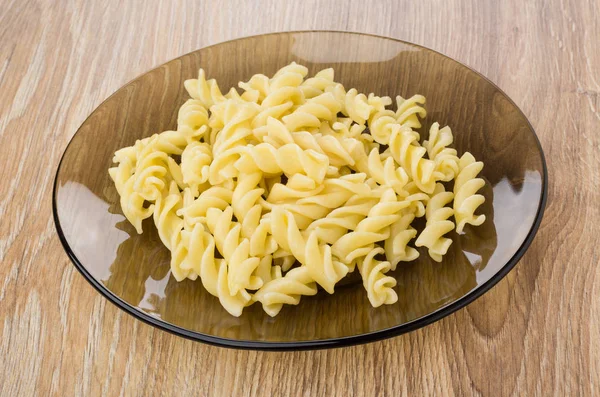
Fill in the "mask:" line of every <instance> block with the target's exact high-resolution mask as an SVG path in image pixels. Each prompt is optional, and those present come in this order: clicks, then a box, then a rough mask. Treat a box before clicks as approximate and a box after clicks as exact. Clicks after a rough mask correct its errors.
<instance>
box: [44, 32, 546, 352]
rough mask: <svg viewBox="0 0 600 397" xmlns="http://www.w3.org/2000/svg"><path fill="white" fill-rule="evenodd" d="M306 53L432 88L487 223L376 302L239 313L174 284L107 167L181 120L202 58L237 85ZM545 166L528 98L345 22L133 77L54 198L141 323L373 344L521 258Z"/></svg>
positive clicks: (269, 340)
mask: <svg viewBox="0 0 600 397" xmlns="http://www.w3.org/2000/svg"><path fill="white" fill-rule="evenodd" d="M291 61H296V62H299V63H302V64H303V65H306V66H307V67H308V68H309V71H310V73H311V74H313V73H315V72H317V71H319V70H321V69H324V68H328V67H333V68H335V73H336V80H337V81H340V82H341V83H343V84H344V85H345V86H346V87H347V88H350V87H355V88H357V89H358V90H359V91H360V92H374V93H376V94H378V95H389V96H392V97H395V96H396V95H397V94H400V95H402V96H404V97H408V96H411V95H413V94H417V93H418V94H422V95H425V96H426V97H427V105H426V107H427V111H428V117H427V119H426V121H425V125H424V129H428V128H429V125H430V124H431V123H433V122H434V121H439V122H440V124H441V125H450V126H451V128H452V130H453V132H454V134H455V137H456V140H455V146H456V148H457V149H458V151H459V153H462V152H464V151H470V152H471V153H473V155H474V156H475V157H476V158H477V159H478V160H482V161H483V162H484V163H485V167H484V169H483V172H482V176H483V178H485V180H486V183H487V184H486V186H485V187H484V189H482V192H483V194H484V195H485V197H486V202H485V204H484V205H483V206H482V207H481V209H480V211H481V212H482V213H484V214H485V215H486V216H487V221H486V222H485V223H484V224H483V225H482V226H479V227H467V228H466V231H465V233H464V234H462V235H456V234H455V233H453V234H452V238H453V240H454V243H453V244H452V246H451V248H450V252H449V254H448V255H447V256H446V257H444V259H443V261H442V263H436V262H433V261H431V260H430V259H429V257H428V255H427V254H426V253H424V252H422V255H421V256H420V258H419V259H418V260H416V261H415V262H412V263H406V264H401V265H400V266H399V268H398V269H397V270H396V272H395V276H396V278H397V279H398V285H397V287H396V290H397V292H398V296H399V301H398V303H396V304H394V305H389V306H384V307H379V308H376V309H375V308H372V307H371V305H370V304H369V301H368V299H367V295H366V293H365V291H364V290H363V288H362V285H360V284H356V283H355V284H351V285H347V286H343V287H338V288H336V292H335V294H333V295H328V294H327V293H324V292H320V293H319V294H317V296H314V297H305V298H302V301H301V302H300V305H298V306H290V307H285V308H284V309H283V310H282V311H281V313H280V314H279V315H278V316H277V317H275V318H271V317H269V316H268V315H266V314H265V313H263V311H262V309H261V307H260V306H259V305H258V304H255V305H254V306H251V307H249V308H247V309H246V310H245V311H244V313H243V315H242V316H241V317H239V318H236V317H232V316H231V315H229V314H228V313H227V312H226V311H225V310H224V309H223V308H222V307H221V305H220V304H219V301H218V300H217V299H216V298H214V297H212V296H211V295H209V294H208V293H207V292H206V291H205V290H204V288H203V287H202V285H201V283H200V281H190V280H186V281H183V282H181V283H178V282H176V281H175V280H174V279H173V278H172V277H171V276H170V271H169V252H168V251H167V249H166V248H164V247H163V245H162V244H161V243H160V240H159V238H158V235H157V233H156V231H155V228H154V226H153V225H152V224H151V222H152V221H151V220H148V221H147V222H146V224H145V225H144V230H145V232H144V234H142V235H138V234H136V233H135V230H134V228H133V227H132V226H131V225H130V224H129V223H128V222H127V221H126V220H125V218H124V216H123V215H122V213H121V209H120V206H119V201H118V195H117V192H116V190H115V188H114V185H113V183H112V181H111V180H110V178H109V176H108V172H107V170H108V168H109V167H110V166H111V159H112V156H113V153H114V152H115V150H117V149H119V148H121V147H124V146H129V145H132V144H133V143H134V142H135V141H136V139H140V138H143V137H147V136H150V135H152V134H154V133H158V132H161V131H164V130H167V129H173V128H175V126H176V118H177V110H178V108H179V106H181V104H182V103H183V102H184V101H185V100H186V98H187V94H186V92H185V90H184V87H183V82H184V80H186V79H189V78H195V77H196V76H197V73H198V69H199V68H200V67H202V68H204V69H205V70H206V72H207V75H208V76H210V77H211V78H216V79H217V80H218V82H219V84H220V86H221V87H222V88H223V89H224V91H225V90H226V89H228V88H229V87H231V86H236V85H237V82H238V81H240V80H247V79H248V78H249V77H250V76H252V75H253V74H255V73H264V74H267V75H270V74H272V73H274V72H275V71H276V70H277V69H279V68H280V67H282V66H284V65H286V64H288V63H290V62H291ZM546 196H547V171H546V165H545V161H544V155H543V152H542V148H541V146H540V143H539V141H538V139H537V137H536V135H535V132H534V131H533V128H532V127H531V125H530V124H529V122H528V121H527V118H526V117H525V116H524V115H523V113H522V112H521V111H520V110H519V108H518V107H517V106H516V105H515V104H514V102H512V101H511V100H510V98H508V97H507V96H506V94H504V93H503V92H502V91H501V90H500V89H499V88H498V87H496V86H495V85H494V84H493V83H491V82H490V81H489V80H487V79H486V78H485V77H483V76H482V75H480V74H479V73H477V72H475V71H473V70H471V69H469V68H468V67H466V66H464V65H462V64H460V63H459V62H456V61H454V60H452V59H450V58H448V57H446V56H444V55H441V54H439V53H437V52H435V51H432V50H429V49H426V48H423V47H420V46H417V45H414V44H410V43H406V42H403V41H399V40H394V39H389V38H384V37H376V36H371V35H364V34H356V33H342V32H291V33H277V34H269V35H263V36H255V37H249V38H244V39H239V40H234V41H229V42H226V43H221V44H218V45H214V46H211V47H207V48H203V49H201V50H198V51H195V52H192V53H190V54H187V55H184V56H182V57H179V58H177V59H174V60H172V61H170V62H167V63H165V64H164V65H162V66H159V67H158V68H156V69H154V70H151V71H150V72H148V73H146V74H144V75H142V76H140V77H138V78H136V79H135V80H133V81H131V82H130V83H128V84H126V85H125V86H124V87H123V88H121V89H120V90H118V91H117V92H116V93H115V94H113V95H112V96H111V97H109V98H108V99H107V100H106V101H104V102H103V103H102V104H101V105H100V106H99V107H98V108H97V109H96V110H95V111H94V112H93V113H92V114H91V115H90V116H89V117H88V119H87V120H86V121H85V122H84V123H83V125H82V126H81V127H80V128H79V130H78V131H77V133H76V134H75V136H74V137H73V139H72V140H71V142H70V143H69V145H68V147H67V149H66V151H65V153H64V155H63V158H62V160H61V163H60V165H59V167H58V171H57V175H56V180H55V185H54V195H53V210H54V220H55V223H56V228H57V231H58V234H59V236H60V239H61V242H62V244H63V246H64V248H65V250H66V251H67V253H68V255H69V257H70V258H71V260H72V261H73V263H74V264H75V266H76V267H77V269H78V270H79V271H80V272H81V273H82V274H83V276H84V277H85V278H86V279H87V280H88V281H89V282H90V283H91V284H92V285H93V286H94V287H95V288H96V289H97V290H98V291H99V292H100V293H101V294H102V295H104V296H105V297H106V298H108V299H109V300H110V301H111V302H113V303H114V304H116V305H117V306H119V307H120V308H121V309H123V310H125V311H126V312H128V313H129V314H132V315H134V316H135V317H137V318H138V319H140V320H143V321H145V322H147V323H149V324H152V325H154V326H156V327H158V328H161V329H164V330H167V331H170V332H173V333H176V334H178V335H181V336H184V337H187V338H191V339H195V340H199V341H203V342H207V343H211V344H215V345H221V346H228V347H236V348H255V349H265V350H285V349H288V350H290V349H292V350H293V349H309V348H324V347H336V346H344V345H350V344H356V343H363V342H369V341H374V340H378V339H382V338H387V337H391V336H395V335H399V334H402V333H404V332H408V331H411V330H414V329H416V328H419V327H423V326H425V325H427V324H429V323H432V322H434V321H436V320H439V319H440V318H442V317H444V316H447V315H448V314H450V313H452V312H454V311H456V310H458V309H459V308H461V307H463V306H465V305H467V304H468V303H469V302H471V301H473V300H474V299H475V298H477V297H479V296H480V295H481V294H483V293H484V292H485V291H487V290H489V289H490V288H491V287H492V286H493V285H494V284H496V283H497V282H498V281H499V280H500V279H501V278H502V277H504V276H505V275H506V274H507V273H508V272H509V271H510V269H512V267H513V266H514V265H515V264H516V263H517V261H518V260H519V258H520V257H521V256H522V255H523V254H524V253H525V250H526V249H527V247H528V246H529V245H530V243H531V241H532V239H533V237H534V235H535V233H536V231H537V229H538V226H539V224H540V221H541V219H542V214H543V211H544V206H545V203H546Z"/></svg>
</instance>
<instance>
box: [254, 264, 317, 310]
mask: <svg viewBox="0 0 600 397" xmlns="http://www.w3.org/2000/svg"><path fill="white" fill-rule="evenodd" d="M316 294H317V285H316V283H315V281H314V280H313V279H312V277H310V273H309V270H308V268H307V267H306V266H302V267H297V268H294V269H291V270H290V271H289V272H287V273H286V274H285V276H283V277H280V278H276V279H273V280H271V281H269V282H268V283H266V284H265V285H263V287H262V288H261V289H260V290H258V291H256V293H255V294H254V295H253V296H252V300H253V301H256V302H260V303H261V304H262V307H263V310H264V311H265V312H266V313H267V314H268V315H269V316H271V317H274V316H276V315H277V314H278V313H279V312H280V311H281V309H282V308H283V305H284V304H286V305H297V304H298V303H300V298H301V297H302V296H310V295H316Z"/></svg>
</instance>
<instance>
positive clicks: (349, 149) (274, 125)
mask: <svg viewBox="0 0 600 397" xmlns="http://www.w3.org/2000/svg"><path fill="white" fill-rule="evenodd" d="M254 134H255V136H257V137H258V138H259V139H260V140H262V141H263V142H265V143H268V144H270V145H272V146H273V147H276V148H279V147H281V146H283V145H286V144H291V143H295V144H296V145H298V146H299V147H300V148H301V149H302V150H314V151H316V152H318V153H321V154H323V155H326V156H327V157H329V163H330V164H331V165H332V166H334V167H337V168H339V167H343V166H345V165H354V163H355V160H354V158H353V156H352V154H353V153H354V151H355V149H356V147H357V146H358V144H359V142H358V141H357V140H356V139H354V138H344V137H334V136H332V135H322V134H320V133H317V134H311V133H310V132H308V131H295V132H291V131H290V130H289V129H288V128H287V127H286V125H284V124H283V123H282V122H281V121H279V120H277V119H274V118H269V120H268V121H267V124H266V126H264V127H263V128H258V129H255V130H254Z"/></svg>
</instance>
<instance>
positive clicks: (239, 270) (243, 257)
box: [206, 207, 262, 295]
mask: <svg viewBox="0 0 600 397" xmlns="http://www.w3.org/2000/svg"><path fill="white" fill-rule="evenodd" d="M232 218H233V209H232V208H231V207H227V208H225V210H224V211H222V210H220V209H218V208H210V209H209V210H208V211H207V213H206V224H207V225H208V229H209V230H210V232H211V233H212V234H213V236H214V238H215V245H216V247H217V250H219V252H220V253H221V255H223V258H224V259H225V261H227V264H228V278H227V282H228V286H229V290H230V291H231V294H233V295H235V294H237V293H238V292H239V291H241V290H242V289H252V290H255V289H258V288H260V287H261V286H262V280H260V279H259V278H258V277H255V276H252V273H253V272H254V270H255V269H256V268H257V267H258V264H259V262H260V259H259V258H255V257H251V256H250V241H249V240H248V239H246V238H244V239H242V238H240V232H241V225H240V224H239V223H238V222H234V221H233V220H232Z"/></svg>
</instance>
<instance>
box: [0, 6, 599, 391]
mask: <svg viewBox="0 0 600 397" xmlns="http://www.w3.org/2000/svg"><path fill="white" fill-rule="evenodd" d="M598 20H600V2H599V1H597V0H589V1H584V0H551V1H517V0H509V1H503V2H496V1H492V0H486V1H478V0H472V1H462V0H455V1H410V2H408V1H406V2H396V1H373V2H366V1H357V2H342V1H275V0H272V1H260V2H259V1H256V2H254V1H245V2H226V1H219V2H216V1H206V2H203V1H189V2H187V3H184V2H180V3H178V2H171V1H164V2H158V1H141V0H140V1H134V0H131V1H101V2H96V1H94V2H92V1H80V0H70V1H51V0H48V1H26V0H0V170H1V172H2V179H0V262H1V265H0V360H1V361H0V395H1V396H29V395H43V396H46V395H57V396H70V395H92V396H100V395H102V396H104V395H107V396H117V395H119V396H151V395H216V396H220V395H222V396H231V395H242V396H246V395H248V396H261V395H265V396H271V395H273V396H292V395H305V396H309V395H324V396H334V395H335V396H338V395H339V396H347V395H357V396H360V395H365V396H374V395H377V396H379V395H390V396H398V395H411V396H412V395H416V396H421V395H490V396H501V395H518V396H521V395H539V396H551V395H555V396H566V395H594V394H595V393H596V394H598V393H600V264H599V262H600V249H599V248H598V245H599V243H600V240H599V238H598V237H597V236H598V234H599V233H600V204H599V202H600V189H599V188H600V156H599V154H600V153H599V152H600V52H599V47H598V40H599V38H600V24H599V23H598ZM299 29H332V30H348V31H360V32H367V33H374V34H379V35H384V36H390V37H395V38H399V39H403V40H407V41H411V42H414V43H417V44H422V45H425V46H427V47H430V48H433V49H435V50H438V51H440V52H442V53H444V54H446V55H448V56H450V57H453V58H455V59H457V60H459V61H461V62H463V63H466V64H467V65H469V66H472V67H473V68H474V69H475V70H478V71H480V72H481V73H483V74H484V75H486V76H487V77H489V78H490V79H491V80H492V81H494V82H495V83H496V84H498V85H499V86H500V87H501V88H502V89H504V90H505V91H506V92H507V93H508V95H509V96H510V97H511V98H513V99H514V100H515V102H516V103H517V104H518V105H519V106H520V107H521V109H523V111H524V113H525V114H526V115H527V116H528V117H529V119H530V120H531V122H532V124H533V126H534V128H535V129H536V130H537V132H538V135H539V137H540V140H541V142H542V146H543V147H544V149H545V151H546V157H547V161H548V167H549V178H550V184H549V201H548V206H547V209H546V215H545V218H544V221H543V223H542V226H541V228H540V230H539V232H538V235H537V237H536V239H535V241H534V242H533V244H532V246H531V248H530V249H529V251H528V252H527V254H526V255H525V256H524V257H523V259H522V260H521V261H520V263H519V264H518V265H517V266H516V268H515V269H514V270H513V271H512V272H511V273H510V274H509V275H508V276H507V277H506V278H505V279H504V280H502V281H501V282H500V283H499V284H498V285H497V286H496V287H494V288H493V289H492V290H491V291H490V292H489V293H487V294H486V295H484V296H483V297H482V298H480V299H478V300H477V301H476V302H474V303H472V304H471V305H469V306H468V307H467V308H465V309H462V310H460V311H458V312H457V313H455V314H453V315H451V316H449V317H446V318H445V319H443V320H442V321H439V322H437V323H435V324H433V325H431V326H428V327H426V328H424V329H421V330H418V331H416V332H413V333H410V334H407V335H403V336H400V337H396V338H393V339H389V340H386V341H382V342H377V343H371V344H367V345H361V346H355V347H351V348H343V349H335V350H322V351H308V352H287V353H264V352H254V351H236V350H229V349H223V348H217V347H212V346H207V345H204V344H200V343H196V342H192V341H189V340H184V339H182V338H179V337H176V336H173V335H170V334H167V333H165V332H162V331H159V330H156V329H154V328H152V327H150V326H148V325H145V324H143V323H141V322H140V321H138V320H135V319H134V318H133V317H131V316H129V315H127V314H125V313H123V312H122V311H121V310H119V309H117V308H116V307H115V306H113V305H111V304H110V303H108V302H107V300H106V299H104V298H103V297H101V296H100V295H99V294H98V293H97V292H96V291H95V290H94V289H93V288H92V287H91V286H90V285H89V284H88V283H87V282H86V281H85V280H84V279H83V277H82V276H80V275H79V273H78V272H77V271H76V270H75V268H74V266H73V265H72V264H71V263H70V261H69V259H68V258H67V255H66V254H65V253H64V251H63V249H62V247H61V245H60V242H59V240H58V237H57V235H56V232H55V229H54V225H53V221H52V215H51V213H52V211H51V190H52V182H53V178H54V173H55V171H56V167H57V165H58V161H59V159H60V156H61V154H62V152H63V150H64V149H65V147H66V145H67V143H68V142H69V139H70V138H71V137H72V136H73V134H74V133H75V131H76V129H77V127H78V126H79V125H80V124H81V123H82V122H83V120H84V119H85V118H86V116H87V115H88V114H89V113H90V112H91V111H92V110H93V109H94V108H95V107H96V106H97V105H98V104H100V102H101V101H102V100H103V99H105V98H106V97H107V96H109V95H110V94H111V93H112V92H114V91H115V90H117V89H118V88H119V87H120V86H122V85H123V84H124V83H126V82H127V81H129V80H131V79H132V78H134V77H136V76H137V75H139V74H141V73H142V72H145V71H146V70H148V69H150V68H152V67H154V66H157V65H159V64H161V63H163V62H165V61H167V60H169V59H171V58H174V57H176V56H179V55H181V54H183V53H186V52H189V51H192V50H195V49H197V48H200V47H203V46H206V45H210V44H213V43H218V42H220V41H224V40H229V39H233V38H237V37H242V36H248V35H254V34H260V33H267V32H274V31H284V30H299Z"/></svg>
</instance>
